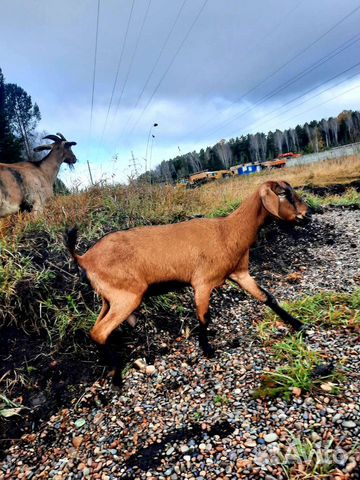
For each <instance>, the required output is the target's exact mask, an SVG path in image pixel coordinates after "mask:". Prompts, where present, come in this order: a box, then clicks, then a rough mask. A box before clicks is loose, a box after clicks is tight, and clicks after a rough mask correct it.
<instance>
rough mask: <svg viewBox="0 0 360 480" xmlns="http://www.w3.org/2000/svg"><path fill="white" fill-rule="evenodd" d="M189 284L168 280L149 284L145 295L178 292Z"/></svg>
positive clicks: (151, 295)
mask: <svg viewBox="0 0 360 480" xmlns="http://www.w3.org/2000/svg"><path fill="white" fill-rule="evenodd" d="M189 285H190V284H189V283H187V282H178V281H169V282H159V283H153V284H151V285H149V288H148V289H147V291H146V294H145V296H146V297H153V296H157V295H164V294H165V293H169V292H174V291H175V292H178V291H180V290H183V289H184V288H185V287H188V286H189Z"/></svg>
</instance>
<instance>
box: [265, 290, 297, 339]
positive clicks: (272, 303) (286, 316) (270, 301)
mask: <svg viewBox="0 0 360 480" xmlns="http://www.w3.org/2000/svg"><path fill="white" fill-rule="evenodd" d="M260 288H261V290H262V291H263V292H264V293H265V295H266V296H267V300H266V302H265V305H267V306H268V307H270V308H271V310H273V311H274V312H275V313H276V314H277V315H279V317H280V318H281V320H284V322H285V323H288V324H289V325H291V326H292V327H293V328H294V329H295V330H296V331H297V332H300V331H302V330H304V328H305V325H304V324H303V323H302V322H300V320H298V319H297V318H295V317H293V316H292V315H290V313H288V312H287V311H285V310H284V309H283V308H281V307H280V305H279V304H278V302H277V301H276V299H275V297H274V296H273V295H271V293H269V292H267V291H266V290H264V289H263V288H262V287H260Z"/></svg>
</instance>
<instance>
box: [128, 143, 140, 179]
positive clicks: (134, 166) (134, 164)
mask: <svg viewBox="0 0 360 480" xmlns="http://www.w3.org/2000/svg"><path fill="white" fill-rule="evenodd" d="M131 161H132V163H131V164H130V165H131V166H132V167H133V172H134V174H135V177H138V176H139V172H138V169H137V163H136V159H135V156H134V152H133V151H132V150H131Z"/></svg>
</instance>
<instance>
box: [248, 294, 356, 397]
mask: <svg viewBox="0 0 360 480" xmlns="http://www.w3.org/2000/svg"><path fill="white" fill-rule="evenodd" d="M284 308H285V309H286V310H287V311H288V312H289V313H290V314H292V315H293V316H295V317H297V318H300V319H301V320H302V321H303V322H304V323H305V324H306V325H313V326H324V327H331V328H351V329H356V330H359V327H360V290H355V291H354V292H352V293H336V292H323V293H319V294H318V295H314V296H308V297H304V298H303V299H300V300H297V301H295V302H288V303H285V304H284ZM277 325H278V319H277V316H276V315H275V314H274V313H273V312H267V314H266V316H265V319H264V320H263V321H262V322H261V323H260V324H259V325H258V329H259V333H260V336H261V337H262V338H263V339H264V340H269V341H270V340H271V339H272V334H274V333H275V332H276V331H277ZM270 344H271V348H272V352H273V356H274V359H275V360H276V361H277V362H280V363H281V364H282V366H281V367H279V368H278V369H277V370H275V371H269V372H265V374H264V376H263V378H262V384H261V386H260V387H259V389H258V390H257V391H256V392H255V396H256V397H258V398H265V397H275V396H278V395H280V396H284V397H285V398H286V399H289V398H290V397H291V396H292V395H300V394H301V393H303V392H310V391H313V390H314V389H318V388H319V387H321V385H323V388H324V383H326V386H325V388H326V391H327V392H328V393H331V394H337V393H339V392H340V391H341V387H340V383H341V382H342V381H343V380H344V377H343V375H342V374H341V373H338V372H336V371H335V372H329V374H328V375H326V376H323V377H321V378H318V377H315V376H314V375H313V372H314V370H315V369H316V367H318V366H319V365H322V364H324V363H326V359H324V358H323V357H322V356H321V355H320V354H319V353H318V352H315V351H313V350H311V349H310V348H309V347H308V345H307V344H306V343H305V342H304V340H303V338H302V335H301V334H298V335H296V336H291V337H287V338H285V339H284V340H282V341H280V342H276V343H270Z"/></svg>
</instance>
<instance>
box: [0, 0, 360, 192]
mask: <svg viewBox="0 0 360 480" xmlns="http://www.w3.org/2000/svg"><path fill="white" fill-rule="evenodd" d="M97 9H98V0H76V1H74V0H62V1H61V2H55V1H53V0H1V2H0V36H1V42H0V67H1V68H2V70H3V73H4V75H5V78H6V81H7V82H13V83H17V84H19V85H20V86H22V87H23V88H24V89H25V90H26V91H27V92H28V93H29V94H30V95H31V96H32V97H33V100H34V101H36V102H37V103H38V105H39V107H40V110H41V113H42V121H41V123H40V125H39V129H41V130H46V131H48V132H49V133H56V132H58V131H60V132H62V133H63V134H64V135H65V136H66V137H67V138H68V139H69V140H74V141H77V142H78V145H77V146H76V147H75V148H74V151H75V153H76V155H77V157H78V159H79V163H78V164H77V165H76V168H75V171H74V173H70V172H69V171H68V170H67V169H65V167H63V169H62V178H63V179H64V180H65V181H66V182H67V183H68V184H71V182H73V183H74V182H77V181H78V180H79V181H81V182H83V184H86V183H87V182H88V177H87V169H86V160H87V159H88V160H89V162H90V165H91V168H92V170H93V174H94V177H95V179H99V178H106V179H111V178H113V177H114V178H115V179H117V180H125V179H126V177H127V175H129V174H130V173H131V167H129V164H130V158H131V151H133V153H134V157H135V158H136V163H137V168H138V170H139V171H143V170H144V167H145V156H146V147H147V140H148V137H149V132H150V129H151V126H152V125H153V123H154V122H156V123H158V126H157V127H153V128H152V130H151V135H152V134H154V135H155V138H154V139H153V138H152V136H151V135H150V142H149V148H148V154H147V161H148V166H149V164H150V160H151V166H154V165H156V164H158V163H160V162H161V161H162V160H164V159H169V158H171V157H173V156H175V155H177V154H178V153H179V151H180V152H181V153H186V152H188V151H192V150H199V149H200V148H201V147H205V146H207V145H213V144H215V143H216V142H217V141H218V140H220V139H222V138H225V139H228V138H231V137H234V136H238V135H241V134H246V133H255V132H256V131H264V132H268V131H269V130H271V129H272V130H274V129H276V128H280V129H283V128H288V127H291V126H296V125H297V124H298V123H304V122H305V121H310V120H312V119H318V120H320V119H321V118H323V117H328V116H331V115H337V114H338V113H339V112H340V111H342V110H343V109H350V108H351V109H358V108H359V100H360V89H359V86H360V81H359V73H360V68H359V61H360V58H359V33H360V32H359V25H360V21H359V20H360V15H359V2H358V0H342V1H341V2H340V1H339V0H317V1H313V0H299V1H295V0H207V1H206V0H171V1H169V0H134V1H133V0H100V15H99V28H98V43H97V62H96V70H95V88H94V97H93V115H92V118H93V120H92V127H91V128H90V117H91V103H92V85H93V69H94V53H95V36H96V23H97ZM116 77H117V82H116V84H115V79H116ZM114 84H115V89H114V94H113V98H112V102H111V104H110V100H111V96H112V92H113V88H114ZM109 107H110V109H109ZM108 111H109V115H107V112H108ZM106 119H107V121H106ZM151 150H152V151H151ZM150 152H151V159H150ZM115 154H117V159H114V155H115Z"/></svg>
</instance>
